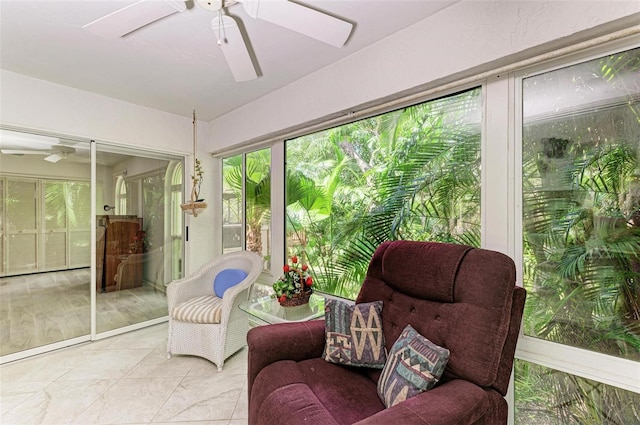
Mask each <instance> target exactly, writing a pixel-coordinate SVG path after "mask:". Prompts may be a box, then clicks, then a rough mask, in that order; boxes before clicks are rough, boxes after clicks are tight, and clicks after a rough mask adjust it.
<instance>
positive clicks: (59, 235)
mask: <svg viewBox="0 0 640 425" xmlns="http://www.w3.org/2000/svg"><path fill="white" fill-rule="evenodd" d="M92 148H94V149H95V158H96V160H95V180H93V181H92V163H91V156H92V155H91V150H92ZM182 162H183V158H182V157H180V156H174V155H167V154H157V153H153V152H147V151H143V150H136V149H131V148H127V149H124V148H121V147H116V146H111V145H106V144H101V143H99V142H98V143H96V142H90V141H88V140H84V141H82V140H71V139H62V138H58V137H49V136H42V135H36V134H29V133H27V132H18V131H9V130H0V164H1V166H2V167H1V171H0V363H2V362H5V361H11V360H14V359H17V358H21V357H25V356H27V355H32V354H37V353H39V352H43V351H48V350H51V349H55V348H59V347H62V346H66V345H70V344H73V343H77V342H82V341H88V340H90V339H100V338H102V337H105V336H109V335H112V334H114V333H119V332H123V331H126V330H129V329H133V328H136V327H141V326H146V325H148V324H153V323H158V322H161V321H163V320H166V319H165V318H166V315H167V304H166V296H165V293H166V286H167V284H168V283H169V282H170V281H171V280H173V279H177V278H180V277H181V276H182V274H183V270H182V265H183V264H184V261H183V243H182V237H181V235H182V227H183V224H182V211H181V210H180V201H181V198H182V187H183V183H182V181H183V177H182V173H183V167H182ZM92 192H95V207H94V208H95V211H96V214H95V216H92ZM94 226H95V233H96V237H95V239H94V238H92V227H94ZM94 247H95V248H94ZM93 249H95V253H96V258H95V272H93V271H92V268H91V266H92V257H91V253H92V250H93ZM92 297H95V298H92ZM93 299H95V304H94V305H95V309H94V310H93V311H92V300H93Z"/></svg>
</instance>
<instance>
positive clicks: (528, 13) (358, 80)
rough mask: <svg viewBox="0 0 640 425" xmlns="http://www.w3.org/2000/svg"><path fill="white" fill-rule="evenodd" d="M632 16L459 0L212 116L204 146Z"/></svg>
mask: <svg viewBox="0 0 640 425" xmlns="http://www.w3.org/2000/svg"><path fill="white" fill-rule="evenodd" d="M390 13H392V10H390ZM634 14H635V15H634ZM638 23H640V2H637V1H562V0H556V1H496V2H494V1H463V2H459V3H456V4H455V5H453V6H451V7H449V8H447V9H444V10H442V11H440V12H439V13H437V14H436V15H434V16H432V17H430V18H427V19H425V20H423V21H421V22H419V23H417V24H415V25H413V26H411V27H408V28H406V29H404V30H402V31H400V32H398V33H396V34H393V35H391V36H389V37H387V38H386V39H384V40H382V41H380V42H378V43H377V44H376V45H374V46H371V47H369V48H367V49H364V50H361V51H360V52H357V53H355V54H354V55H352V56H350V57H348V58H346V59H344V60H342V61H340V62H338V63H335V64H333V65H330V66H328V67H326V68H324V69H322V70H320V71H318V72H315V73H314V74H311V75H309V76H307V77H305V78H302V79H300V80H298V81H297V82H294V83H293V84H290V85H288V86H286V87H283V88H282V89H279V90H277V91H275V92H273V93H271V94H269V95H267V96H264V97H262V98H260V99H258V100H256V101H254V102H252V103H250V104H247V105H245V106H243V107H240V108H238V109H236V110H234V111H232V112H230V113H228V114H226V115H223V116H221V117H219V118H217V119H215V120H213V121H211V123H210V130H211V131H210V134H211V139H210V140H209V144H208V147H209V150H211V151H215V152H218V151H220V150H223V149H224V148H226V147H230V146H233V145H236V144H238V143H243V142H247V141H252V140H259V139H260V138H261V137H264V135H267V134H271V133H276V132H279V131H282V130H283V129H289V128H293V127H296V126H300V125H301V124H303V123H306V122H311V121H314V120H318V119H320V118H322V117H326V116H331V115H333V114H336V113H339V112H341V111H344V112H346V111H349V110H351V109H353V108H354V107H357V106H358V105H364V104H368V103H371V102H375V101H376V100H377V99H383V98H385V97H389V96H393V95H394V94H396V93H401V92H406V91H415V90H417V89H418V88H423V89H424V88H427V87H437V86H439V85H441V84H442V83H443V82H447V81H455V80H457V79H460V78H461V76H468V75H473V74H477V73H478V72H479V71H488V70H491V69H495V67H496V66H497V65H504V64H506V63H509V62H515V61H516V60H521V59H523V58H524V57H526V56H532V55H533V54H534V53H535V54H540V53H542V52H543V51H549V50H552V49H557V48H559V47H561V46H564V45H567V44H569V43H570V42H576V41H582V40H584V39H585V38H587V37H592V36H594V35H602V34H604V33H605V32H609V31H612V30H617V29H620V28H623V27H628V26H631V25H634V24H638Z"/></svg>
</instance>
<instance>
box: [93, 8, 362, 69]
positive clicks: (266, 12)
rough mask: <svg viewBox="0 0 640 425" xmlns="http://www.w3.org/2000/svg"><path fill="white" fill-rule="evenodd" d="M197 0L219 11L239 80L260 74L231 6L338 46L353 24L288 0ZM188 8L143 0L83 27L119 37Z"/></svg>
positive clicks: (217, 23)
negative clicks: (239, 5)
mask: <svg viewBox="0 0 640 425" xmlns="http://www.w3.org/2000/svg"><path fill="white" fill-rule="evenodd" d="M195 1H196V2H197V3H198V4H200V6H202V7H203V8H205V9H208V10H211V11H215V12H217V13H218V15H217V16H216V17H215V18H214V19H213V20H212V22H211V28H212V29H213V31H214V33H215V34H216V37H217V39H218V45H219V46H220V48H221V49H222V53H223V55H224V57H225V60H226V62H227V64H228V65H229V68H230V69H231V73H232V74H233V77H234V79H235V80H236V81H249V80H253V79H256V78H257V77H258V73H257V71H256V67H255V66H254V64H253V61H252V59H251V56H250V54H249V50H248V48H247V44H246V42H245V40H244V38H243V36H242V33H241V32H240V29H239V27H238V23H237V21H236V18H233V17H231V16H229V15H228V14H227V11H226V9H227V8H229V7H231V6H234V5H236V4H238V3H239V4H242V6H243V8H244V10H245V12H246V13H247V14H248V15H249V16H250V17H252V18H254V19H261V20H263V21H267V22H270V23H272V24H276V25H279V26H281V27H284V28H287V29H290V30H292V31H296V32H298V33H300V34H303V35H306V36H308V37H311V38H314V39H316V40H319V41H322V42H324V43H327V44H329V45H331V46H335V47H342V46H343V45H344V43H345V42H346V41H347V38H349V34H351V29H352V27H353V25H352V24H351V23H349V22H346V21H343V20H342V19H338V18H335V17H333V16H331V15H327V14H326V13H323V12H319V11H317V10H314V9H311V8H309V7H306V6H303V5H301V4H298V3H293V2H291V1H289V0H195ZM186 9H187V5H186V2H184V1H180V0H140V1H138V2H136V3H133V4H131V5H129V6H127V7H124V8H122V9H119V10H116V11H115V12H113V13H110V14H109V15H106V16H103V17H102V18H99V19H97V20H95V21H93V22H90V23H88V24H86V25H84V26H83V28H84V29H86V30H88V31H91V32H92V33H94V34H97V35H99V36H102V37H106V38H117V37H122V36H124V35H126V34H129V33H130V32H133V31H135V30H137V29H138V28H141V27H143V26H145V25H148V24H150V23H152V22H155V21H157V20H159V19H162V18H164V17H166V16H169V15H172V14H174V13H179V12H184V11H185V10H186Z"/></svg>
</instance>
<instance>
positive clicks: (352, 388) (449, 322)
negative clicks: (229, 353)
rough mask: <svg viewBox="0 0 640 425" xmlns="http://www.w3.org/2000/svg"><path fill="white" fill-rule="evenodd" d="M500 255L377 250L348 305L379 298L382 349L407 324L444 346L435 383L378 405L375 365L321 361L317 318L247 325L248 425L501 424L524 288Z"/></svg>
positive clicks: (389, 245) (431, 246) (429, 248)
mask: <svg viewBox="0 0 640 425" xmlns="http://www.w3.org/2000/svg"><path fill="white" fill-rule="evenodd" d="M515 279H516V275H515V266H514V263H513V261H512V260H511V259H510V258H509V257H507V256H506V255H504V254H501V253H499V252H495V251H489V250H485V249H477V248H472V247H468V246H462V245H451V244H443V243H433V242H415V241H393V242H385V243H383V244H382V245H380V246H379V247H378V249H377V250H376V252H375V254H374V255H373V258H372V259H371V263H370V264H369V269H368V272H367V276H366V278H365V280H364V283H363V285H362V289H361V290H360V293H359V295H358V298H357V300H356V303H364V302H371V301H376V300H382V301H383V308H382V322H383V332H384V335H385V345H386V348H387V350H390V349H391V346H392V345H393V343H394V342H395V340H396V339H397V338H398V336H399V335H400V333H401V332H402V330H403V329H404V328H405V326H406V325H407V324H411V326H413V327H414V328H415V329H416V330H417V331H418V332H419V333H420V334H422V335H423V336H425V337H427V338H428V339H429V340H431V341H432V342H433V343H435V344H438V345H440V346H442V347H445V348H447V349H449V350H450V353H451V354H450V357H449V362H448V363H447V367H446V369H445V371H444V374H443V376H442V378H441V380H440V382H438V384H437V385H436V386H435V387H434V388H432V389H430V390H428V391H426V392H423V393H421V394H419V395H417V396H415V397H413V398H410V399H408V400H406V401H404V402H401V403H399V404H397V405H395V406H393V407H390V408H385V406H384V404H383V403H382V401H381V400H380V399H379V397H378V394H377V391H376V384H377V380H378V378H379V376H380V372H381V371H380V370H379V369H368V368H358V367H349V366H342V365H337V364H334V363H329V362H326V361H325V360H324V359H323V349H324V344H325V323H324V321H323V320H316V321H311V322H306V323H284V324H277V325H268V326H261V327H257V328H253V329H251V330H250V332H249V334H248V336H247V340H248V346H249V361H248V362H249V363H248V380H249V387H248V390H249V425H258V424H265V425H287V424H303V423H304V424H313V425H336V424H340V425H346V424H355V423H357V424H359V425H364V424H380V425H395V424H398V425H408V424H429V425H444V424H450V425H453V424H455V425H463V424H476V425H481V424H486V425H496V424H506V423H507V403H506V401H505V399H504V398H503V396H504V395H505V394H506V392H507V386H508V383H509V377H510V373H511V368H512V366H513V357H514V352H515V347H516V341H517V339H518V332H519V329H520V321H521V318H522V311H523V308H524V301H525V290H524V289H523V288H520V287H516V286H515Z"/></svg>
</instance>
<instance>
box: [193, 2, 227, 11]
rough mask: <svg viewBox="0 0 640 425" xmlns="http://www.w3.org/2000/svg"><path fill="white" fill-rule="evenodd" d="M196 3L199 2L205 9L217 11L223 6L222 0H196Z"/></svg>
mask: <svg viewBox="0 0 640 425" xmlns="http://www.w3.org/2000/svg"><path fill="white" fill-rule="evenodd" d="M198 3H200V6H202V7H204V8H205V9H208V10H211V11H214V12H217V11H219V10H220V9H222V7H223V6H224V1H223V0H198Z"/></svg>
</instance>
